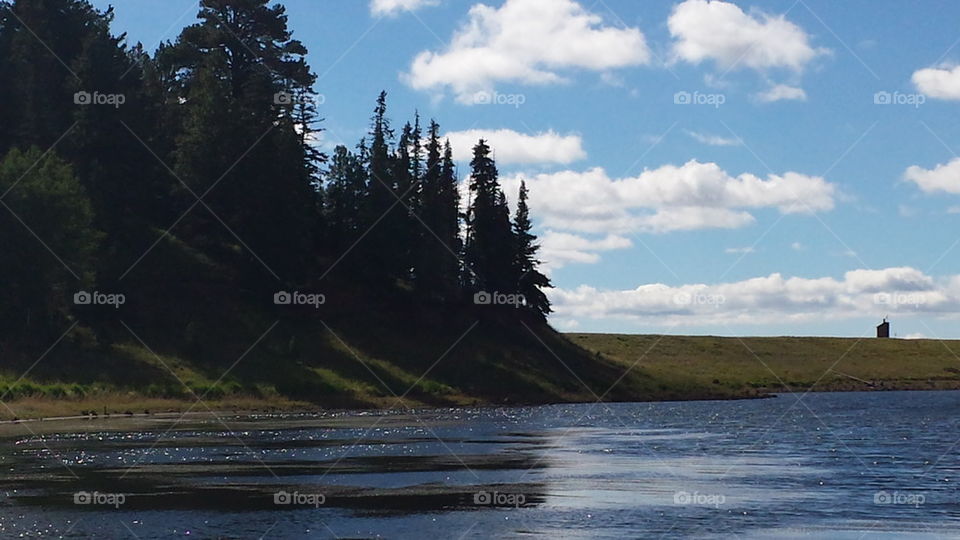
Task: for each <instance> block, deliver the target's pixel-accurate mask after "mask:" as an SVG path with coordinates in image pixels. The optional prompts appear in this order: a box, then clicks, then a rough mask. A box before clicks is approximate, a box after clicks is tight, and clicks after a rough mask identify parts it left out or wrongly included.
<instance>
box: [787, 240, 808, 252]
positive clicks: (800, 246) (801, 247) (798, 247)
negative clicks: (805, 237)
mask: <svg viewBox="0 0 960 540" xmlns="http://www.w3.org/2000/svg"><path fill="white" fill-rule="evenodd" d="M790 249H792V250H794V251H803V250H805V249H807V246H805V245H803V244H801V243H800V242H794V243H792V244H790Z"/></svg>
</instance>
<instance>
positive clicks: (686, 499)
mask: <svg viewBox="0 0 960 540" xmlns="http://www.w3.org/2000/svg"><path fill="white" fill-rule="evenodd" d="M691 501H693V498H692V497H691V496H690V494H689V493H687V492H686V491H678V492H676V493H674V494H673V504H690V502H691Z"/></svg>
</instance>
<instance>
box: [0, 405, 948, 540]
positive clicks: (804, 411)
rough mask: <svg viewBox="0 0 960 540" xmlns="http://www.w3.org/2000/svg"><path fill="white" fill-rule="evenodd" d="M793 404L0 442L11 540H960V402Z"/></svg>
mask: <svg viewBox="0 0 960 540" xmlns="http://www.w3.org/2000/svg"><path fill="white" fill-rule="evenodd" d="M799 398H800V396H799V395H785V396H780V397H777V398H775V399H766V400H750V401H725V402H709V401H708V402H671V403H622V404H578V405H554V406H543V407H521V408H484V409H446V410H429V411H415V412H413V413H389V412H388V413H336V414H324V415H297V416H264V417H256V418H239V417H224V418H222V421H219V420H214V419H206V420H203V421H201V420H197V419H188V420H185V421H183V422H180V423H177V424H175V423H174V421H173V420H172V419H152V420H150V421H148V422H146V424H145V427H144V428H143V429H141V430H136V431H131V432H126V431H123V432H119V431H110V430H107V429H102V430H100V429H97V425H98V424H97V422H98V421H97V420H93V421H90V422H87V423H86V425H87V427H88V428H93V431H90V432H87V433H80V434H59V435H42V436H24V437H20V438H17V439H14V440H8V441H4V444H3V449H2V450H0V465H2V467H3V469H4V471H5V474H4V476H3V477H2V479H0V489H2V493H3V495H4V497H3V498H2V499H0V536H3V537H8V536H21V535H25V536H27V535H32V536H40V535H43V536H63V537H67V538H71V537H76V538H82V537H90V536H99V537H110V538H113V537H116V538H123V537H127V538H168V537H176V536H184V537H185V536H192V537H200V538H208V537H226V538H260V537H265V538H289V537H317V538H334V537H340V538H370V537H384V538H431V537H432V538H438V539H439V538H487V537H530V538H533V537H557V538H640V537H643V538H656V537H665V538H672V537H691V536H693V537H707V538H709V537H717V538H719V537H724V538H728V537H731V535H736V536H739V537H742V538H823V537H828V538H903V537H916V538H960V492H958V490H957V488H956V484H957V482H958V481H960V474H958V471H960V444H958V443H960V429H958V428H960V392H877V393H830V394H808V395H806V396H805V397H803V398H802V400H800V399H799ZM99 422H101V423H102V422H103V421H102V420H100V421H99ZM288 503H289V504H288Z"/></svg>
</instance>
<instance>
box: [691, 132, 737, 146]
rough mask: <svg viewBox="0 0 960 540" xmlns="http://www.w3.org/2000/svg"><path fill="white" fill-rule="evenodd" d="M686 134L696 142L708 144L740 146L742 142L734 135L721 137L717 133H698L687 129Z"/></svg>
mask: <svg viewBox="0 0 960 540" xmlns="http://www.w3.org/2000/svg"><path fill="white" fill-rule="evenodd" d="M687 135H689V136H690V137H692V138H693V139H694V140H695V141H697V142H701V143H703V144H707V145H710V146H740V145H742V144H743V141H741V140H740V139H737V138H735V137H721V136H719V135H710V134H709V133H699V132H697V131H690V130H687Z"/></svg>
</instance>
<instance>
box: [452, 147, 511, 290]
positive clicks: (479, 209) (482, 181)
mask: <svg viewBox="0 0 960 540" xmlns="http://www.w3.org/2000/svg"><path fill="white" fill-rule="evenodd" d="M470 167H471V171H472V172H471V176H470V192H471V195H472V197H473V201H472V204H471V206H470V209H469V211H468V229H467V238H466V247H465V252H464V262H465V265H466V271H467V273H468V282H469V283H470V286H471V287H472V289H473V290H474V291H486V292H501V293H515V292H516V291H515V289H516V280H515V279H514V278H515V276H516V275H517V274H516V273H515V268H514V256H513V254H514V253H515V250H516V247H515V238H514V235H513V230H512V228H511V224H510V211H509V209H508V207H507V201H506V197H505V196H504V194H503V190H502V189H501V188H500V181H499V172H498V171H497V166H496V163H495V162H494V160H493V158H492V157H490V146H489V145H488V144H487V143H486V141H484V140H483V139H481V140H480V141H479V142H478V143H477V145H476V146H474V148H473V160H472V161H471V162H470Z"/></svg>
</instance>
